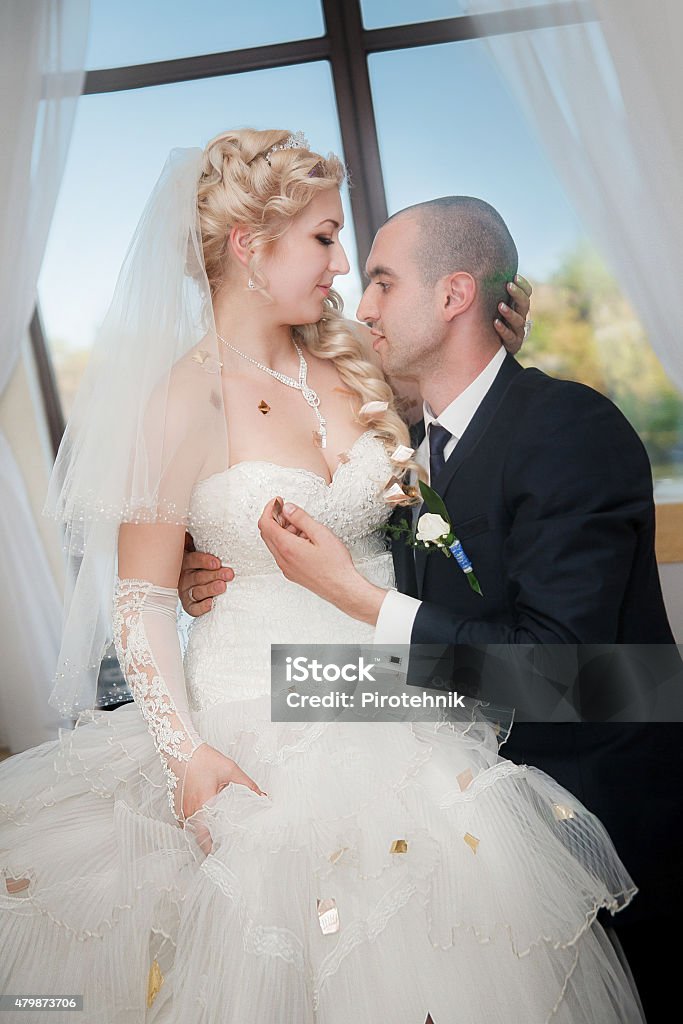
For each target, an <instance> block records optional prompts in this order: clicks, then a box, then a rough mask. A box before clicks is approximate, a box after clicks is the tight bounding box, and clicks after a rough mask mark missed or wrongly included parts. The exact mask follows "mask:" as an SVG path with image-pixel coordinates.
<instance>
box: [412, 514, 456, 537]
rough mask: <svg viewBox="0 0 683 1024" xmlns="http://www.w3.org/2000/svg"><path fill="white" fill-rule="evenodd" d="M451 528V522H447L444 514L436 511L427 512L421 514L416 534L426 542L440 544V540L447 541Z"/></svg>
mask: <svg viewBox="0 0 683 1024" xmlns="http://www.w3.org/2000/svg"><path fill="white" fill-rule="evenodd" d="M450 530H451V527H450V523H447V522H446V520H445V519H444V518H443V516H440V515H437V513H435V512H425V513H424V515H422V516H420V519H419V521H418V524H417V532H416V534H415V536H416V537H417V539H418V540H421V541H424V543H425V544H429V543H432V544H438V542H439V541H443V542H445V541H446V538H447V537H448V534H449V533H450Z"/></svg>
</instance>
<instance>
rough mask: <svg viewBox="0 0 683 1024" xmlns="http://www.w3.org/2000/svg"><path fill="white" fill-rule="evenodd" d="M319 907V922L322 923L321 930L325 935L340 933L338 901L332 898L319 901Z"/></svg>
mask: <svg viewBox="0 0 683 1024" xmlns="http://www.w3.org/2000/svg"><path fill="white" fill-rule="evenodd" d="M316 902H317V906H318V921H319V922H320V930H321V931H322V933H323V935H333V934H334V932H338V931H339V911H338V910H337V901H336V900H334V899H332V897H327V899H324V900H317V901H316Z"/></svg>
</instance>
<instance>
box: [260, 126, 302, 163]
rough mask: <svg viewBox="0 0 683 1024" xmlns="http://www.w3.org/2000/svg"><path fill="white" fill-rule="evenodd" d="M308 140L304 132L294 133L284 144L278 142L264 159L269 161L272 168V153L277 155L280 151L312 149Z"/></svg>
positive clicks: (265, 154)
mask: <svg viewBox="0 0 683 1024" xmlns="http://www.w3.org/2000/svg"><path fill="white" fill-rule="evenodd" d="M310 148H311V147H310V144H309V142H308V139H307V138H306V136H305V135H304V133H303V132H294V134H293V135H288V136H287V138H286V139H285V141H284V142H276V143H275V145H274V146H271V147H270V149H269V150H268V152H267V153H264V154H263V155H264V157H265V158H266V160H267V161H268V166H270V156H271V153H275V152H276V151H277V150H278V149H310Z"/></svg>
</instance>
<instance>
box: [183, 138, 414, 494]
mask: <svg viewBox="0 0 683 1024" xmlns="http://www.w3.org/2000/svg"><path fill="white" fill-rule="evenodd" d="M290 135H291V133H290V132H289V131H286V130H284V129H272V130H266V131H257V130H255V129H252V128H241V129H236V130H234V131H227V132H221V134H220V135H217V136H216V137H215V138H214V139H212V140H211V141H210V142H209V143H208V144H207V146H206V148H205V150H204V160H203V165H202V174H201V177H200V180H199V184H198V199H197V206H198V215H199V225H200V231H201V239H202V249H203V255H204V265H205V268H206V274H207V277H208V279H209V285H210V288H211V294H212V295H214V294H215V293H216V292H217V291H218V289H219V288H220V287H221V285H222V284H223V282H224V279H225V275H226V271H227V261H228V259H229V256H228V238H229V234H230V229H231V228H232V227H233V226H234V225H236V224H239V225H243V226H245V227H247V228H248V230H249V247H250V249H251V250H253V253H252V255H251V258H250V260H249V267H248V269H249V276H250V277H251V278H252V280H253V281H254V283H255V285H256V287H257V288H258V289H260V290H261V291H262V292H263V293H264V294H266V295H267V294H268V293H267V284H268V282H267V280H266V278H265V276H264V274H263V272H262V270H261V263H262V257H263V255H264V253H266V252H267V250H268V248H269V246H271V245H273V243H274V242H276V241H277V239H278V238H280V237H281V236H282V235H283V234H284V233H285V231H286V230H287V228H288V227H289V225H290V223H291V221H292V219H293V218H294V217H296V216H297V214H299V213H301V212H302V210H304V209H305V208H306V207H307V206H308V204H309V203H310V202H311V201H312V200H313V199H314V198H315V197H316V195H318V194H319V193H320V192H321V191H325V190H329V189H333V188H336V189H338V188H340V187H341V185H342V182H343V181H344V178H345V176H346V171H345V168H344V165H343V164H342V162H341V160H340V159H339V158H338V157H337V156H335V155H334V154H333V153H330V154H328V155H327V156H326V157H323V156H322V155H321V154H320V153H315V152H312V151H311V150H309V149H298V148H291V149H277V150H275V151H274V152H272V153H271V152H269V151H270V150H271V149H272V147H273V146H277V145H281V144H282V143H284V142H285V141H286V140H287V139H288V138H289V137H290ZM266 155H267V158H266ZM292 332H293V334H296V336H297V337H298V338H299V339H300V340H301V341H302V342H303V344H304V345H305V346H306V348H307V349H308V350H309V352H311V353H312V354H314V355H316V356H318V357H319V358H320V359H331V360H332V361H333V362H334V364H335V367H336V369H337V372H338V373H339V376H340V377H341V379H342V381H343V383H344V385H345V386H346V387H347V388H348V389H349V391H350V392H351V397H353V398H356V399H357V400H358V406H359V410H360V409H362V407H363V406H364V405H366V404H367V403H368V402H386V403H388V408H387V409H386V410H384V411H379V412H367V411H366V412H360V411H356V410H355V409H353V414H354V419H355V420H356V422H358V423H360V424H362V425H363V426H365V427H366V428H367V429H373V430H375V432H376V433H377V434H378V436H379V437H380V438H381V439H382V441H383V442H384V445H385V447H386V449H387V452H388V453H389V454H391V453H392V452H393V450H394V449H395V448H396V447H397V446H398V445H400V444H403V445H407V446H409V447H410V434H409V431H408V428H407V426H406V423H405V421H404V419H403V418H402V417H401V415H400V414H399V411H398V409H397V406H396V400H395V397H394V394H393V392H392V390H391V388H390V386H389V384H388V383H387V382H386V380H385V379H384V377H383V375H382V373H381V372H380V370H379V369H378V368H377V367H376V366H375V365H374V364H373V363H371V362H370V361H369V360H368V359H366V358H365V354H364V350H363V345H362V343H361V341H360V340H359V338H358V337H357V336H356V334H355V333H354V332H353V328H352V326H351V324H349V322H348V321H346V320H345V319H344V317H343V302H342V299H341V296H340V295H339V294H338V293H337V292H335V291H334V290H331V291H330V292H329V294H328V295H327V297H326V298H325V300H324V312H323V315H322V317H321V319H320V320H319V321H318V322H317V323H314V324H299V325H292ZM410 468H416V469H417V470H418V472H419V474H420V476H421V478H422V479H424V471H423V470H422V469H421V467H418V466H417V464H416V463H415V462H414V461H412V460H411V461H409V462H408V463H402V464H401V465H400V466H399V465H397V467H396V471H395V476H396V477H397V478H398V479H399V481H401V482H402V481H403V479H404V477H405V475H406V473H407V470H408V469H410ZM406 490H407V493H406V498H405V501H400V502H398V503H399V504H414V503H415V501H417V500H419V498H418V496H417V495H416V494H415V492H411V491H410V490H409V489H406Z"/></svg>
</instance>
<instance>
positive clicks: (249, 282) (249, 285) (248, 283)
mask: <svg viewBox="0 0 683 1024" xmlns="http://www.w3.org/2000/svg"><path fill="white" fill-rule="evenodd" d="M255 287H256V285H255V284H254V282H253V281H252V279H251V278H249V280H248V281H247V288H249V289H251V290H252V291H253V289H254V288H255Z"/></svg>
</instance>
